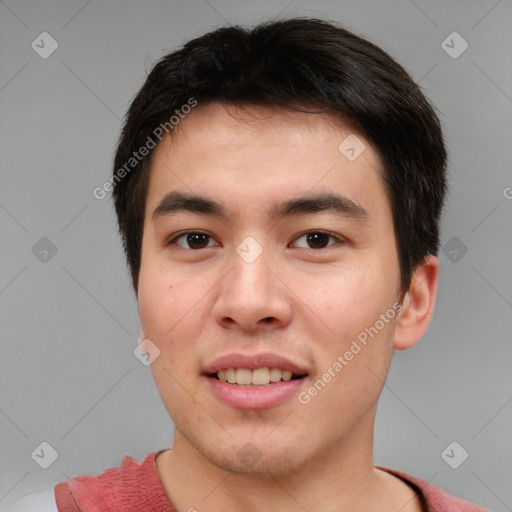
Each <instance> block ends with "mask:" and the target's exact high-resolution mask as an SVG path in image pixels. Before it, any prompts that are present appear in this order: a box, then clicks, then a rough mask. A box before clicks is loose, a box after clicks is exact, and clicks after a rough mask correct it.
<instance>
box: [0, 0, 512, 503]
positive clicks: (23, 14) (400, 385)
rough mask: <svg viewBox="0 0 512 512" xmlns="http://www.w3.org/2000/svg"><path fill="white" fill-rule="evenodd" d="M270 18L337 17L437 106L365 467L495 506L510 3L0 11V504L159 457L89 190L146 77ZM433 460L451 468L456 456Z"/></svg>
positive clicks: (510, 133)
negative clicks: (419, 235)
mask: <svg viewBox="0 0 512 512" xmlns="http://www.w3.org/2000/svg"><path fill="white" fill-rule="evenodd" d="M279 13H281V15H282V16H287V17H288V16H294V15H310V16H316V17H322V18H331V19H334V20H338V21H341V22H343V23H344V24H345V25H346V26H347V28H349V29H352V30H354V31H355V32H357V33H359V34H360V35H363V36H365V37H367V38H369V39H370V40H371V41H373V42H375V43H376V44H378V45H380V46H382V47H383V48H384V49H385V50H386V51H388V52H389V53H390V54H391V55H392V56H394V57H395V58H396V59H398V60H399V62H401V63H402V64H403V65H404V66H405V67H406V68H407V69H408V70H409V71H410V73H411V74H412V76H413V78H415V79H416V80H417V81H419V82H420V84H421V86H422V87H423V89H424V91H425V93H426V94H427V95H428V96H429V98H431V100H432V101H433V102H434V103H435V105H436V106H437V108H438V109H439V111H440V117H441V120H442V123H443V126H444V129H445V133H446V138H447V144H448V148H449V152H450V173H451V192H450V196H449V200H448V204H447V208H446V214H445V218H444V223H443V230H442V243H443V244H444V245H445V252H446V254H443V253H440V255H439V257H440V261H441V282H440V288H439V295H438V302H437V308H436V313H435V315H434V318H433V321H432V325H431V327H430V330H429V332H428V334H427V335H426V336H425V338H424V339H423V341H422V342H421V343H420V344H419V345H417V346H416V347H415V348H413V349H411V350H409V351H406V352H400V353H397V354H396V355H395V358H394V362H393V365H392V369H391V373H390V375H389V380H388V382H387V385H386V388H385V390H384V392H383V395H382V399H381V403H380V407H379V413H378V419H377V426H376V429H377V434H376V447H375V462H376V464H379V465H385V466H389V467H394V468H397V469H400V470H403V471H406V472H409V473H412V474H414V475H416V476H418V477H421V478H423V479H424V480H427V481H430V482H431V483H432V484H434V485H439V486H442V487H444V488H445V489H447V490H448V491H449V492H450V493H453V494H456V495H460V496H463V497H465V498H466V499H469V500H472V501H475V502H477V503H479V504H481V505H483V506H485V507H488V508H490V509H492V510H494V511H506V510H512V481H511V480H512V477H511V474H512V472H511V470H510V463H511V462H512V443H511V442H510V431H511V429H510V427H511V425H512V421H511V420H512V376H511V375H512V373H511V372H510V363H511V361H512V344H511V343H510V340H511V332H512V325H511V323H512V322H511V318H512V315H511V308H512V287H511V273H512V270H511V265H510V254H512V230H511V229H510V222H509V221H510V218H511V216H510V214H511V209H512V200H511V199H510V198H511V197H512V189H511V188H507V187H512V175H511V173H510V169H511V159H512V158H511V141H512V115H511V113H512V69H511V67H510V55H511V54H512V2H511V1H510V0H501V1H496V0H482V1H471V2H469V1H454V0H452V1H450V2H445V1H435V2H431V1H420V0H416V1H414V2H413V1H410V0H394V1H387V2H379V1H377V0H375V1H361V0H357V1H336V2H334V1H315V2H312V1H301V0H294V1H290V0H283V1H258V2H253V1H251V2H249V1H242V2H239V1H235V0H208V1H206V0H204V1H203V0H193V1H184V0H181V1H180V0H172V1H169V0H167V1H163V0H160V1H159V0H152V1H144V2H142V1H126V0H125V1H121V0H114V1H112V0H109V1H99V0H92V1H91V0H89V1H84V0H80V1H78V0H77V1H64V0H52V1H35V0H32V1H28V0H27V1H25V0H4V1H3V2H0V108H1V115H0V168H1V173H2V175H1V188H0V223H1V233H2V237H1V240H2V243H1V246H0V251H1V262H2V264H1V266H0V308H1V312H2V315H1V324H0V329H1V340H2V345H1V347H2V356H1V358H0V365H1V366H0V379H1V383H0V385H1V388H0V389H1V401H0V436H1V437H0V446H1V450H2V452H1V457H0V506H1V505H2V504H5V503H9V502H11V501H13V500H15V499H16V498H18V497H19V496H21V495H23V494H25V493H27V492H30V491H35V490H40V489H46V488H49V487H52V486H54V485H55V484H56V483H58V482H61V481H63V480H66V479H68V478H70V477H71V476H76V475H79V474H98V473H100V472H102V471H104V470H105V469H106V468H108V467H111V466H114V465H118V464H119V462H120V460H121V458H122V456H123V455H125V454H129V455H132V456H134V457H135V458H137V459H138V460H139V461H140V460H142V458H143V457H144V456H145V454H146V453H147V452H149V451H152V450H157V449H161V448H166V447H169V446H170V444H171V440H172V423H171V421H170V419H169V418H168V416H167V413H166V411H165V409H164V407H163V405H162V404H161V402H160V399H159V396H158V394H157V391H156V389H155V387H154V385H153V380H152V376H151V372H150V369H149V368H148V367H145V366H143V365H142V364H141V363H140V362H139V360H138V359H136V358H135V357H134V355H133V350H134V348H135V347H136V345H137V340H138V334H139V324H138V318H137V309H136V303H135V299H134V295H133V293H132V291H131V289H130V284H129V280H128V275H127V272H126V269H125V264H124V261H123V254H122V251H121V245H120V241H119V239H118V236H117V231H116V225H115V220H114V215H113V209H112V206H111V203H110V201H109V199H108V198H107V199H105V200H103V201H99V200H97V199H95V198H94V197H93V195H92V190H93V189H94V188H95V187H97V186H101V185H102V184H103V183H104V182H105V180H106V179H107V178H108V177H109V174H110V167H111V163H112V156H113V150H114V147H115V142H116V139H117V137H118V134H119V130H120V124H121V122H120V119H121V118H122V117H123V115H124V113H125V111H126V109H127V106H128V103H129V101H130V99H131V98H132V97H133V95H134V94H135V92H136V91H137V89H138V88H139V87H140V86H141V85H142V83H143V80H144V77H145V73H146V69H149V68H150V67H151V66H152V64H153V63H154V62H155V61H156V60H157V59H158V58H159V57H161V56H162V55H164V54H165V53H167V52H168V51H170V50H172V49H175V48H177V47H179V46H180V45H181V44H183V43H184V42H185V41H186V40H188V39H189V38H191V37H193V36H197V35H200V34H202V33H204V32H206V31H209V30H212V29H214V28H216V27H219V26H221V25H224V24H226V22H229V23H232V22H240V23H248V24H252V23H253V22H255V21H262V20H264V19H268V18H270V17H272V16H273V15H277V14H279ZM44 31H46V32H49V33H50V34H51V36H52V37H53V38H54V39H55V40H56V41H57V42H58V45H59V46H58V49H57V50H56V51H55V52H54V53H53V54H52V55H50V56H49V57H48V58H46V59H43V58H42V57H40V55H39V54H38V53H36V51H34V50H33V49H32V48H31V43H32V41H34V40H35V41H36V43H37V42H38V41H39V45H40V46H41V43H40V38H38V36H39V34H40V33H41V32H44ZM454 31H456V32H458V33H459V34H460V35H461V36H462V37H463V38H464V40H466V41H467V43H468V44H469V47H468V48H467V50H466V51H465V52H464V53H462V54H461V55H460V56H458V58H453V55H452V56H450V55H449V54H448V53H447V51H445V49H444V48H443V46H442V42H443V41H444V40H445V39H446V38H447V36H448V35H449V34H451V33H452V32H454ZM452 39H453V38H452ZM445 44H448V45H449V46H452V47H453V48H452V49H451V51H452V53H453V52H457V51H458V50H460V49H461V48H462V46H461V45H462V41H461V40H460V39H455V40H453V43H452V42H451V40H450V39H448V41H447V43H445ZM45 48H46V50H48V48H49V44H48V40H46V43H45ZM43 237H46V238H48V239H49V240H51V242H52V243H53V244H54V245H55V247H56V249H57V252H56V254H54V255H53V254H52V252H51V250H50V252H48V253H44V250H45V249H46V250H48V247H49V245H48V241H46V240H43V241H42V242H39V241H40V239H41V238H43ZM38 242H39V245H36V244H37V243H38ZM34 246H36V248H35V249H33V247H34ZM464 247H465V248H467V253H466V254H464ZM43 441H46V442H48V443H49V444H50V445H51V446H52V447H53V448H54V449H55V450H56V451H57V452H58V458H57V459H56V460H55V462H54V463H53V464H52V465H51V466H50V467H49V468H48V469H42V468H41V467H40V466H39V465H38V463H36V460H38V462H39V463H44V462H45V461H44V460H43V459H44V458H45V457H49V450H46V452H45V455H44V456H41V451H40V449H39V452H37V450H36V453H39V454H40V458H39V459H37V457H36V456H34V459H33V458H32V457H31V453H32V452H33V451H34V450H35V449H36V448H37V447H38V446H39V445H40V443H41V442H43ZM453 441H457V442H458V443H459V444H460V445H461V446H462V447H463V448H464V449H465V450H466V451H467V452H468V453H469V458H468V459H467V460H466V461H465V462H464V463H463V464H462V465H460V467H458V468H457V469H452V468H451V467H450V466H449V465H448V464H447V463H446V462H445V460H443V458H442V457H441V453H442V452H443V450H444V449H445V448H446V447H447V446H448V445H449V444H450V443H451V442H453ZM449 453H450V455H452V454H453V455H452V457H451V459H452V463H453V461H454V460H455V461H456V460H457V458H460V457H461V453H462V451H461V449H460V448H458V447H456V449H455V450H454V451H453V452H449ZM46 462H48V460H47V461H46Z"/></svg>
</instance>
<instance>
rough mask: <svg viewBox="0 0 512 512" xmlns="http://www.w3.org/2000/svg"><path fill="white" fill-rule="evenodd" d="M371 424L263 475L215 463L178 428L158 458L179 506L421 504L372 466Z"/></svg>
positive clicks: (324, 509)
mask: <svg viewBox="0 0 512 512" xmlns="http://www.w3.org/2000/svg"><path fill="white" fill-rule="evenodd" d="M368 424H369V425H371V426H370V427H368V428H366V429H364V428H359V429H355V430H354V434H353V435H351V436H347V437H344V438H342V439H340V441H339V443H338V444H337V445H336V446H330V447H329V449H328V450H326V451H324V452H318V453H316V454H314V455H313V456H311V457H310V458H308V460H307V461H305V462H304V463H300V464H298V465H297V468H296V469H295V470H292V471H287V472H284V473H279V474H272V473H271V472H268V473H267V474H266V475H263V476H262V475H257V476H255V475H251V474H240V473H235V472H231V471H227V470H225V469H223V468H221V467H219V466H218V465H215V464H214V463H212V462H211V461H210V460H208V459H207V458H205V457H204V456H203V455H202V454H201V453H199V452H198V451H197V450H196V448H195V447H194V446H192V445H191V444H190V443H189V442H188V441H187V440H186V439H185V438H184V437H183V436H182V435H181V434H180V433H179V432H178V431H176V432H175V435H174V442H173V447H172V450H170V451H167V452H164V453H162V454H161V456H160V457H159V458H158V459H157V469H158V472H159V475H160V478H161V480H162V483H163V485H164V488H165V490H166V493H167V495H168V497H169V499H170V501H171V503H172V504H173V506H174V507H175V508H176V509H177V510H179V511H191V512H193V511H194V510H200V511H201V512H213V511H218V510H237V511H239V512H253V511H261V510H265V511H266V512H273V511H274V510H275V511H280V512H283V511H298V510H315V511H318V512H330V511H339V510H350V511H351V512H362V511H366V510H383V511H384V510H388V507H389V510H393V508H394V510H398V509H402V511H403V512H405V511H407V512H408V511H409V510H411V511H413V510H420V509H419V508H415V507H418V503H419V502H418V501H417V497H416V499H415V498H414V492H412V489H410V488H409V487H408V486H407V485H406V484H404V483H403V482H401V481H399V480H397V479H396V478H394V477H391V476H390V475H388V474H386V473H383V472H381V471H378V470H376V469H375V468H374V466H373V457H372V452H373V422H372V421H370V422H369V423H368ZM405 503H408V505H407V506H406V508H403V507H404V505H405ZM383 504H386V505H383Z"/></svg>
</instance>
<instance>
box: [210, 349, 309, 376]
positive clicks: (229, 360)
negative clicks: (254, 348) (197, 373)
mask: <svg viewBox="0 0 512 512" xmlns="http://www.w3.org/2000/svg"><path fill="white" fill-rule="evenodd" d="M228 368H247V369H249V370H256V369H257V368H279V369H281V370H289V371H291V372H292V373H293V374H295V375H305V374H307V373H308V371H307V369H306V368H304V367H303V366H301V365H300V364H297V363H294V362H293V361H290V360H289V359H287V358H286V357H283V356H280V355H278V354H272V353H270V352H260V353H258V354H242V353H240V352H232V353H230V354H225V355H223V356H219V357H217V358H216V359H214V360H213V361H212V362H211V363H209V364H207V365H206V366H205V368H204V373H205V374H207V375H212V374H214V373H217V372H218V371H219V370H226V369H228Z"/></svg>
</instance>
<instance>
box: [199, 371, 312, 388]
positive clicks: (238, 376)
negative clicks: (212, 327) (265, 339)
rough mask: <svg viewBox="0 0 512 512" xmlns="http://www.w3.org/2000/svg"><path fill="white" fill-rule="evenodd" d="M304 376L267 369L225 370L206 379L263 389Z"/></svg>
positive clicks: (303, 375)
mask: <svg viewBox="0 0 512 512" xmlns="http://www.w3.org/2000/svg"><path fill="white" fill-rule="evenodd" d="M306 376H307V374H298V373H293V372H292V371H290V370H283V369H281V368H268V367H263V368H256V369H254V370H251V369H250V368H225V369H221V370H219V371H217V372H214V373H212V374H210V375H208V377H210V378H213V379H216V380H218V381H220V382H225V383H227V384H230V385H232V386H237V387H246V388H263V387H266V386H272V385H275V384H278V383H280V382H289V381H292V380H300V379H303V378H304V377H306Z"/></svg>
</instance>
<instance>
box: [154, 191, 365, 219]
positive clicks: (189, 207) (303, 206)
mask: <svg viewBox="0 0 512 512" xmlns="http://www.w3.org/2000/svg"><path fill="white" fill-rule="evenodd" d="M180 211H189V212H193V213H200V214H206V215H216V216H219V217H227V215H226V210H225V208H224V205H223V204H222V203H218V202H217V201H214V200H213V199H209V198H207V197H203V196H198V195H195V194H190V193H186V192H178V191H173V192H170V193H169V194H167V195H165V196H164V197H163V199H162V200H161V201H160V204H159V205H158V206H157V207H156V208H155V210H154V212H153V215H152V220H156V219H158V218H160V217H163V216H166V215H170V214H172V213H176V212H180ZM329 211H331V212H335V213H338V214H341V215H342V216H344V217H349V218H354V219H359V220H368V212H367V211H366V210H365V209H364V208H363V207H362V206H361V205H359V204H357V203H355V202H354V201H352V200H351V199H348V198H347V197H344V196H341V195H338V194H333V193H317V194H313V195H309V196H305V197H299V198H294V199H289V200H287V201H285V202H284V203H282V204H279V205H277V206H275V207H274V208H273V209H272V210H271V213H270V215H271V217H272V218H273V219H276V220H279V219H282V218H283V217H289V216H291V215H304V214H307V213H320V212H329Z"/></svg>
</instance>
